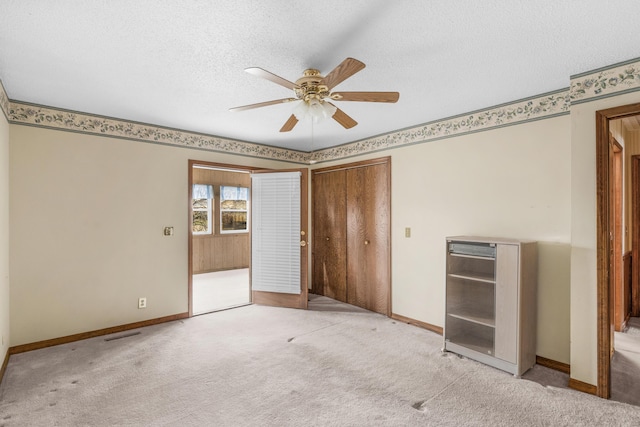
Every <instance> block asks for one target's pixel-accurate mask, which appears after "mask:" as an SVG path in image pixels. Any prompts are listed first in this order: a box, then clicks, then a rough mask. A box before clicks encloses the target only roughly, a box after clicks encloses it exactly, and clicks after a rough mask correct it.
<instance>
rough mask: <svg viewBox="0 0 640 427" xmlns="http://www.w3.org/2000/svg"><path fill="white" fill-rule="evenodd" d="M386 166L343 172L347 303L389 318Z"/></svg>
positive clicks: (385, 164) (387, 165)
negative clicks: (345, 201) (345, 192)
mask: <svg viewBox="0 0 640 427" xmlns="http://www.w3.org/2000/svg"><path fill="white" fill-rule="evenodd" d="M389 169H390V168H389V163H388V162H385V163H382V164H374V165H370V166H364V167H356V168H353V169H348V170H347V171H346V180H347V260H348V262H347V302H348V303H349V304H353V305H357V306H359V307H363V308H366V309H368V310H371V311H375V312H378V313H382V314H386V315H389V314H390V313H389V296H390V295H389V290H390V283H391V277H390V271H391V269H390V265H389V264H390V242H389V236H390V219H391V213H390V170H389Z"/></svg>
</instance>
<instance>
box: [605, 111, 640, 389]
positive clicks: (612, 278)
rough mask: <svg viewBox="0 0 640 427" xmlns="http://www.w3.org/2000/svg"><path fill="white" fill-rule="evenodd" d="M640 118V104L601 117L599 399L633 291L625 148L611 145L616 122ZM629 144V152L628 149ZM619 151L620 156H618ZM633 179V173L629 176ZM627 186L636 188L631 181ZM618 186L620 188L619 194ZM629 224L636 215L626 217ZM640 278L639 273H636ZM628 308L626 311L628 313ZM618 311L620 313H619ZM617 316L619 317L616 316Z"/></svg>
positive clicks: (607, 386)
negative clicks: (628, 267) (627, 262)
mask: <svg viewBox="0 0 640 427" xmlns="http://www.w3.org/2000/svg"><path fill="white" fill-rule="evenodd" d="M637 115H640V104H631V105H627V106H623V107H616V108H611V109H607V110H601V111H597V112H596V188H597V190H598V191H597V192H596V205H597V206H596V210H597V216H596V237H597V250H596V255H597V265H596V267H597V325H598V326H597V348H598V351H597V368H598V375H597V386H596V394H597V395H598V396H599V397H603V398H607V399H608V398H610V397H611V389H612V383H611V367H612V357H613V356H614V330H615V329H616V328H615V327H616V326H617V325H616V324H619V326H620V328H622V327H624V322H625V320H624V319H626V317H627V313H625V312H624V311H625V309H630V306H631V304H630V303H629V304H627V301H628V299H627V297H625V294H627V293H629V292H628V290H627V291H626V292H625V289H627V288H630V286H629V285H627V284H626V283H627V281H626V280H625V278H626V277H628V276H627V275H625V274H623V272H624V268H623V266H624V264H623V251H622V249H619V248H620V247H621V245H623V243H622V242H627V243H626V245H627V247H629V243H628V242H629V239H628V238H627V237H626V236H624V233H623V231H622V230H623V225H622V224H623V223H625V222H623V220H622V218H623V214H622V208H621V206H623V205H624V199H622V197H623V196H622V194H623V193H622V190H621V189H620V188H619V187H621V184H620V181H621V180H622V178H620V176H622V173H621V172H619V171H618V172H616V171H617V170H618V169H622V166H621V164H622V161H623V160H622V159H623V157H622V154H619V153H621V151H620V150H619V148H620V147H619V146H618V147H616V144H615V141H612V140H611V123H612V122H613V121H614V120H616V119H627V118H629V117H632V116H637ZM626 145H627V144H625V148H627V146H626ZM616 151H619V153H617V152H616ZM625 175H628V172H627V174H625ZM627 183H630V182H629V181H627ZM616 187H618V189H616ZM626 219H627V222H628V221H630V215H627V216H626ZM630 274H631V275H634V276H635V275H637V274H638V271H632V272H631V273H630ZM625 305H626V308H625ZM616 309H618V310H616ZM616 311H617V312H616Z"/></svg>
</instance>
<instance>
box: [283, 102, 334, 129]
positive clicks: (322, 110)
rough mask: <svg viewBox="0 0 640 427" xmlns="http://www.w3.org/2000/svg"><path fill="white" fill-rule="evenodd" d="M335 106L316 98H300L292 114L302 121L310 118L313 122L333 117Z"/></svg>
mask: <svg viewBox="0 0 640 427" xmlns="http://www.w3.org/2000/svg"><path fill="white" fill-rule="evenodd" d="M336 110H337V108H336V107H335V106H334V105H331V104H330V103H328V102H324V101H322V100H320V99H317V98H311V99H309V100H308V101H305V100H301V101H300V103H299V104H298V105H297V106H296V108H294V109H293V115H294V116H296V119H298V120H300V121H302V120H304V119H306V118H310V119H311V120H313V122H314V123H318V122H319V121H321V120H324V119H328V118H331V117H333V115H334V114H335V113H336Z"/></svg>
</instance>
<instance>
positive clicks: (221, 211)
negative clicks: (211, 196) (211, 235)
mask: <svg viewBox="0 0 640 427" xmlns="http://www.w3.org/2000/svg"><path fill="white" fill-rule="evenodd" d="M225 187H236V188H245V189H246V190H247V199H246V202H247V205H246V209H223V208H222V202H223V201H225V200H232V199H224V197H223V194H224V188H225ZM250 190H251V188H250V187H243V186H238V185H220V193H219V194H220V197H218V199H219V203H218V205H219V209H218V212H219V214H218V215H217V216H218V218H219V223H220V234H221V235H222V234H244V233H249V214H250V212H251V209H250V208H249V203H250V199H251V191H250ZM236 200H238V199H236ZM225 212H245V213H246V217H247V221H246V225H245V229H244V230H225V229H224V227H223V222H222V215H223V214H224V213H225Z"/></svg>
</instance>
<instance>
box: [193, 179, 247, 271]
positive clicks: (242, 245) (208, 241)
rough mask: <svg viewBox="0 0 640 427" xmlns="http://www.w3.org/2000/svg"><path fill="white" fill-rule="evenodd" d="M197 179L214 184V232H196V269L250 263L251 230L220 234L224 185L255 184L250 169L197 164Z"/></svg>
mask: <svg viewBox="0 0 640 427" xmlns="http://www.w3.org/2000/svg"><path fill="white" fill-rule="evenodd" d="M193 183H194V184H208V185H212V186H213V191H214V198H215V199H214V202H213V209H212V221H211V222H212V228H213V234H207V235H197V236H193V259H192V262H193V273H194V274H198V273H206V272H210V271H221V270H231V269H235V268H247V267H249V260H250V257H251V252H250V235H249V233H234V234H220V186H221V185H230V186H237V187H251V177H250V175H249V174H248V173H242V172H233V171H227V170H215V169H201V168H193Z"/></svg>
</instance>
